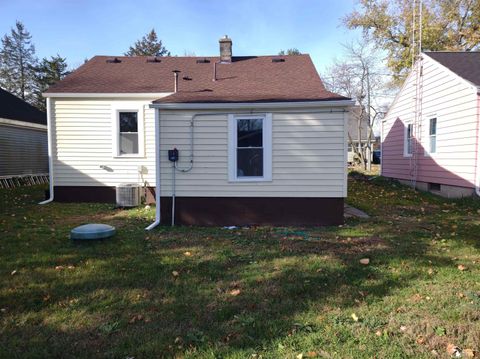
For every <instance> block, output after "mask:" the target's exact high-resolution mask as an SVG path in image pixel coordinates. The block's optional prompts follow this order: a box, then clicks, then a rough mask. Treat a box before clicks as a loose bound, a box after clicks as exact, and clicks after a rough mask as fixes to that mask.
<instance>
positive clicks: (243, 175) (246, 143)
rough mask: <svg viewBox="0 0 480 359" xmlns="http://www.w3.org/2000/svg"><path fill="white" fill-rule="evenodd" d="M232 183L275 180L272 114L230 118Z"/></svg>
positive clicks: (230, 170)
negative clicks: (273, 176)
mask: <svg viewBox="0 0 480 359" xmlns="http://www.w3.org/2000/svg"><path fill="white" fill-rule="evenodd" d="M228 127H229V151H228V154H229V156H228V161H229V163H228V167H229V180H230V181H239V182H240V181H270V180H271V178H272V140H271V139H272V123H271V115H269V114H267V115H260V116H256V115H255V116H252V115H245V116H242V115H230V116H229V126H228Z"/></svg>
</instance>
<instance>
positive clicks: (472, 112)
mask: <svg viewBox="0 0 480 359" xmlns="http://www.w3.org/2000/svg"><path fill="white" fill-rule="evenodd" d="M415 69H416V70H413V71H412V72H411V73H410V75H409V76H408V77H407V79H406V81H405V83H404V85H403V87H402V89H401V91H400V93H399V94H398V95H397V97H396V98H395V100H394V102H393V104H392V105H391V107H390V109H389V111H388V114H387V115H386V117H385V119H384V121H383V123H382V175H383V176H386V177H392V178H397V179H399V180H401V181H403V182H405V183H409V184H412V185H415V186H416V187H417V188H419V189H422V190H430V191H433V192H436V193H438V194H441V195H444V196H447V197H462V196H470V195H472V194H473V193H474V192H475V190H476V192H477V194H479V176H480V162H479V161H480V154H479V151H480V147H479V145H480V141H479V129H480V128H479V126H480V110H479V109H480V97H479V86H480V53H479V52H426V53H423V54H421V56H420V59H419V60H418V61H417V64H416V65H415Z"/></svg>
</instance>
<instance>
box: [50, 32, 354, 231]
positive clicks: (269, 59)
mask: <svg viewBox="0 0 480 359" xmlns="http://www.w3.org/2000/svg"><path fill="white" fill-rule="evenodd" d="M220 49H221V51H220V54H221V56H220V57H161V58H149V57H110V56H96V57H94V58H92V59H91V60H90V61H88V62H87V63H85V64H84V65H82V66H81V67H80V68H79V69H78V70H76V71H75V72H74V73H72V74H71V75H69V76H67V77H66V78H65V79H64V80H62V81H60V82H59V83H57V84H55V85H54V86H52V87H51V88H50V89H49V90H48V91H47V92H46V93H45V96H46V97H47V105H48V108H49V109H50V111H49V112H48V116H49V121H50V126H51V128H50V135H51V137H52V139H53V141H52V144H53V148H52V154H53V158H52V160H53V164H52V167H53V170H52V178H53V181H52V182H51V184H52V185H53V184H54V188H53V190H52V191H51V192H52V195H54V198H55V200H58V201H107V202H114V201H115V186H117V185H119V184H122V183H136V184H139V185H145V186H146V187H147V188H148V191H147V192H148V193H147V201H148V202H150V201H152V200H153V199H155V200H156V202H157V221H156V222H155V224H154V225H156V224H157V223H158V220H159V219H160V217H161V221H162V223H170V220H171V215H172V200H173V196H172V195H173V194H175V203H176V206H175V212H174V214H175V218H176V222H177V223H183V224H200V225H246V224H276V225H294V224H305V225H326V224H339V223H342V222H343V203H344V198H345V197H346V195H347V177H346V156H347V151H346V124H347V121H348V108H349V106H351V105H353V103H352V101H350V100H349V99H347V98H345V97H342V96H340V95H337V94H334V93H331V92H328V91H326V90H325V88H324V86H323V83H322V82H321V80H320V77H319V76H318V74H317V71H316V70H315V67H314V65H313V63H312V61H311V59H310V57H309V56H308V55H298V56H258V57H257V56H248V57H247V56H245V57H232V42H231V40H230V39H228V38H223V39H221V40H220ZM156 148H159V151H156ZM173 149H177V150H178V151H179V161H178V162H177V163H176V164H175V165H174V163H173V162H170V161H169V158H168V155H167V154H168V151H169V150H173ZM156 154H159V156H156ZM170 155H172V156H174V155H175V154H174V152H171V153H170ZM175 167H177V170H175ZM155 188H156V189H157V191H155ZM158 189H160V190H158ZM159 199H160V201H159ZM160 205H161V206H160ZM160 208H161V210H160ZM152 227H153V226H152Z"/></svg>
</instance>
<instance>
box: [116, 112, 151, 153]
mask: <svg viewBox="0 0 480 359" xmlns="http://www.w3.org/2000/svg"><path fill="white" fill-rule="evenodd" d="M112 112H113V114H112V121H113V126H112V127H113V134H112V138H113V146H112V155H113V158H143V157H145V130H144V120H143V106H139V105H138V104H137V105H131V104H122V105H121V106H118V107H115V108H113V111H112ZM120 112H136V113H137V132H138V153H129V154H121V153H120Z"/></svg>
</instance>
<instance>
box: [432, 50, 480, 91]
mask: <svg viewBox="0 0 480 359" xmlns="http://www.w3.org/2000/svg"><path fill="white" fill-rule="evenodd" d="M425 54H426V55H427V56H428V57H430V58H432V59H433V60H435V61H436V62H438V63H439V64H441V65H443V66H445V67H446V68H448V69H449V70H450V71H452V72H453V73H455V74H456V75H458V76H460V77H461V78H463V79H464V80H467V81H468V82H470V83H471V84H473V85H475V86H480V52H479V51H459V52H453V51H452V52H450V51H438V52H425Z"/></svg>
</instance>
